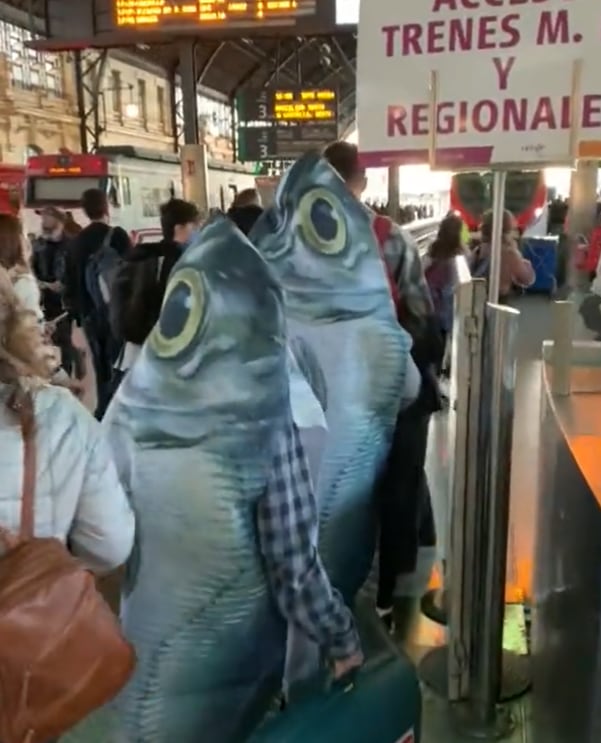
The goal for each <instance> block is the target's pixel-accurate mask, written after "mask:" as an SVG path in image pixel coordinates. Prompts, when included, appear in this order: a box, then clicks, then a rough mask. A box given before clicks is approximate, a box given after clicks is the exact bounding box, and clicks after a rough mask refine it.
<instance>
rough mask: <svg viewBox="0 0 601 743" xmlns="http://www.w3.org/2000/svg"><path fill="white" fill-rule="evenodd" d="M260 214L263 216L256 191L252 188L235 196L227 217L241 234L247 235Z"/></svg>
mask: <svg viewBox="0 0 601 743" xmlns="http://www.w3.org/2000/svg"><path fill="white" fill-rule="evenodd" d="M261 214H263V209H262V207H261V203H260V199H259V193H258V191H257V190H256V189H254V188H247V189H245V190H244V191H241V192H240V193H239V194H238V196H236V198H235V199H234V203H233V204H232V205H231V207H230V208H229V210H228V213H227V216H228V217H229V219H231V220H232V222H233V223H234V224H235V225H236V227H237V228H238V229H239V230H240V231H241V232H243V233H244V234H245V235H248V233H249V232H250V231H251V230H252V228H253V227H254V225H255V222H256V221H257V220H258V219H259V217H260V216H261Z"/></svg>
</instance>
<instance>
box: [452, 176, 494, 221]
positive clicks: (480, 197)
mask: <svg viewBox="0 0 601 743" xmlns="http://www.w3.org/2000/svg"><path fill="white" fill-rule="evenodd" d="M455 179H456V181H455V182H456V185H457V194H458V196H459V201H460V202H461V203H462V204H463V205H464V207H465V209H467V211H468V212H470V213H472V214H476V215H478V216H482V214H483V213H484V212H485V211H486V210H487V209H489V208H490V206H491V205H492V184H491V183H489V179H487V178H486V177H485V176H483V175H481V174H480V173H461V174H459V175H457V176H455Z"/></svg>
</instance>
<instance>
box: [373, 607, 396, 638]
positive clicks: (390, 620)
mask: <svg viewBox="0 0 601 743" xmlns="http://www.w3.org/2000/svg"><path fill="white" fill-rule="evenodd" d="M376 612H377V614H378V616H379V617H380V621H381V622H382V624H383V625H384V626H385V627H386V631H387V632H388V634H389V635H394V633H395V631H396V625H395V623H394V612H393V610H392V607H391V608H390V609H378V608H376Z"/></svg>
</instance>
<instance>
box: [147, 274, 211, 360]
mask: <svg viewBox="0 0 601 743" xmlns="http://www.w3.org/2000/svg"><path fill="white" fill-rule="evenodd" d="M205 311H206V295H205V290H204V286H203V282H202V278H201V276H200V274H199V273H198V272H197V271H194V270H193V269H191V268H182V269H181V270H180V271H177V273H175V274H174V275H173V276H172V277H171V279H170V280H169V283H168V285H167V290H166V292H165V299H164V300H163V306H162V308H161V316H160V317H159V320H158V322H157V324H156V325H155V326H154V329H153V331H152V333H151V334H150V339H149V343H150V346H151V348H152V349H153V351H154V352H155V353H156V355H157V356H158V357H159V358H161V359H172V358H174V357H175V356H178V355H179V354H180V353H182V352H183V351H185V350H186V348H188V346H189V345H190V344H191V343H192V341H193V340H194V338H195V337H196V334H197V332H198V330H199V328H200V326H201V324H202V321H203V319H204V316H205Z"/></svg>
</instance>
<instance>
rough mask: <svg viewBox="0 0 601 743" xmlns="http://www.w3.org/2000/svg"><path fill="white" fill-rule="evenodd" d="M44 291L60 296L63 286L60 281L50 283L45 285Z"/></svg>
mask: <svg viewBox="0 0 601 743" xmlns="http://www.w3.org/2000/svg"><path fill="white" fill-rule="evenodd" d="M46 289H50V291H51V292H55V293H56V294H60V292H62V290H63V285H62V284H61V282H60V281H51V282H50V283H49V284H46Z"/></svg>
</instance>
